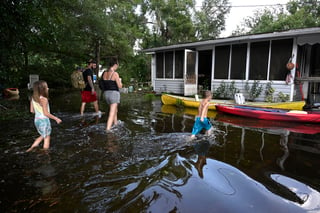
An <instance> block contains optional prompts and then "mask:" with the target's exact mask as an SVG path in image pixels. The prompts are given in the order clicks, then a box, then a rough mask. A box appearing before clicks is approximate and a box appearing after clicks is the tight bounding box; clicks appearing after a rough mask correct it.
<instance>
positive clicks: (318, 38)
mask: <svg viewBox="0 0 320 213" xmlns="http://www.w3.org/2000/svg"><path fill="white" fill-rule="evenodd" d="M300 37H301V38H300ZM285 38H298V44H299V45H302V44H306V43H309V44H310V43H311V44H312V43H320V27H314V28H304V29H296V30H288V31H282V32H273V33H264V34H255V35H245V36H237V37H227V38H219V39H215V40H206V41H197V42H190V43H184V44H175V45H170V46H162V47H155V48H150V49H145V50H143V52H145V53H150V52H153V53H154V52H160V51H168V50H176V49H197V48H198V47H201V46H210V45H211V46H214V45H225V44H236V43H244V42H248V41H257V40H261V41H262V40H272V39H285Z"/></svg>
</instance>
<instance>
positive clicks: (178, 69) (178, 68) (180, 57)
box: [174, 51, 184, 78]
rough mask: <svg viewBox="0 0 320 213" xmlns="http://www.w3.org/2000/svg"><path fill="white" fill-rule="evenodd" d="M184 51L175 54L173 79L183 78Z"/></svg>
mask: <svg viewBox="0 0 320 213" xmlns="http://www.w3.org/2000/svg"><path fill="white" fill-rule="evenodd" d="M183 63H184V51H176V52H175V76H174V77H175V78H183Z"/></svg>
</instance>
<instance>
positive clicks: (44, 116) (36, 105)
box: [27, 80, 61, 152]
mask: <svg viewBox="0 0 320 213" xmlns="http://www.w3.org/2000/svg"><path fill="white" fill-rule="evenodd" d="M48 90H49V88H48V85H47V82H45V81H41V80H40V81H37V82H35V83H34V84H33V95H32V99H31V101H30V112H32V113H35V118H34V124H35V126H36V129H37V131H38V132H39V134H40V136H39V137H38V138H37V139H36V140H35V141H34V142H33V144H32V146H31V147H30V148H29V149H28V150H27V152H30V151H31V150H33V149H34V148H35V147H37V146H39V144H40V143H41V141H42V140H44V143H43V149H49V147H50V134H51V124H50V118H51V119H53V120H55V121H56V122H57V123H58V124H59V123H61V120H60V119H59V118H58V117H56V116H54V115H52V114H50V108H49V103H48V96H49V93H48Z"/></svg>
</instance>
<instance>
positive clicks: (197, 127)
mask: <svg viewBox="0 0 320 213" xmlns="http://www.w3.org/2000/svg"><path fill="white" fill-rule="evenodd" d="M211 98H212V93H211V91H204V93H203V99H202V101H201V103H200V106H199V108H198V115H197V116H196V120H195V122H194V125H193V129H192V135H191V139H194V138H195V137H196V135H197V134H199V133H200V131H201V130H202V129H205V130H206V134H207V135H208V134H209V133H210V132H211V130H212V125H211V123H210V121H209V119H208V118H207V114H208V108H209V105H210V100H211Z"/></svg>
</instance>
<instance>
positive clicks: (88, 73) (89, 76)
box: [80, 60, 101, 115]
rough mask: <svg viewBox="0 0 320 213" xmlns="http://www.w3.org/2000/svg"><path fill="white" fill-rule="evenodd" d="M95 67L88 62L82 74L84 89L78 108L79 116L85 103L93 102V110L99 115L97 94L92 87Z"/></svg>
mask: <svg viewBox="0 0 320 213" xmlns="http://www.w3.org/2000/svg"><path fill="white" fill-rule="evenodd" d="M96 67H97V64H96V62H95V61H93V60H90V61H89V62H88V66H87V68H86V69H85V71H84V72H83V73H82V74H83V79H84V81H85V83H86V87H85V88H84V89H83V91H81V100H82V103H81V108H80V114H81V115H83V112H84V109H85V107H86V103H91V102H93V106H94V109H95V111H96V113H98V114H101V112H100V111H99V105H98V99H97V93H96V91H95V89H94V85H93V69H95V68H96Z"/></svg>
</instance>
